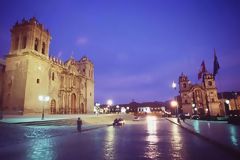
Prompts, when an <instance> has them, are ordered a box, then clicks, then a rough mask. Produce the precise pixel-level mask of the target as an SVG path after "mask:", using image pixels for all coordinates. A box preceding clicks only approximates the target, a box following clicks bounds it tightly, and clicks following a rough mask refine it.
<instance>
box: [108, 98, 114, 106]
mask: <svg viewBox="0 0 240 160" xmlns="http://www.w3.org/2000/svg"><path fill="white" fill-rule="evenodd" d="M112 104H113V101H112V100H111V99H109V100H107V105H108V108H110V107H111V105H112Z"/></svg>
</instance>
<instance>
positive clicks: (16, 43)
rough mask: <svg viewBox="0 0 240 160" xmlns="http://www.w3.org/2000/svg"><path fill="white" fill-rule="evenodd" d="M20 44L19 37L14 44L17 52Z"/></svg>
mask: <svg viewBox="0 0 240 160" xmlns="http://www.w3.org/2000/svg"><path fill="white" fill-rule="evenodd" d="M18 43H19V37H17V38H16V39H15V42H14V49H15V50H17V49H18Z"/></svg>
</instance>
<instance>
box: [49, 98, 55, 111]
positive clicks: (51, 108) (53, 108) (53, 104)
mask: <svg viewBox="0 0 240 160" xmlns="http://www.w3.org/2000/svg"><path fill="white" fill-rule="evenodd" d="M50 111H51V114H56V100H55V99H52V100H51V106H50Z"/></svg>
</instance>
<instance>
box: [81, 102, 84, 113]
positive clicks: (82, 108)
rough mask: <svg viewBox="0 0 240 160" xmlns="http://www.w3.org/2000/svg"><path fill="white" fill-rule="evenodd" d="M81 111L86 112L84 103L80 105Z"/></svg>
mask: <svg viewBox="0 0 240 160" xmlns="http://www.w3.org/2000/svg"><path fill="white" fill-rule="evenodd" d="M80 113H84V104H83V103H81V106H80Z"/></svg>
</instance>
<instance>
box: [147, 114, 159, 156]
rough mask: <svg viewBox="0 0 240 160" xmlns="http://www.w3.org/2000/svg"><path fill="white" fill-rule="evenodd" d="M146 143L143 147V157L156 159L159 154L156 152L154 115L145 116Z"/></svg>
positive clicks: (156, 138) (156, 141) (156, 139)
mask: <svg viewBox="0 0 240 160" xmlns="http://www.w3.org/2000/svg"><path fill="white" fill-rule="evenodd" d="M146 141H147V145H146V147H145V153H144V157H145V158H150V159H156V158H158V157H159V156H160V153H159V152H158V141H159V140H158V136H157V121H156V117H153V116H149V117H147V137H146Z"/></svg>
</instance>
